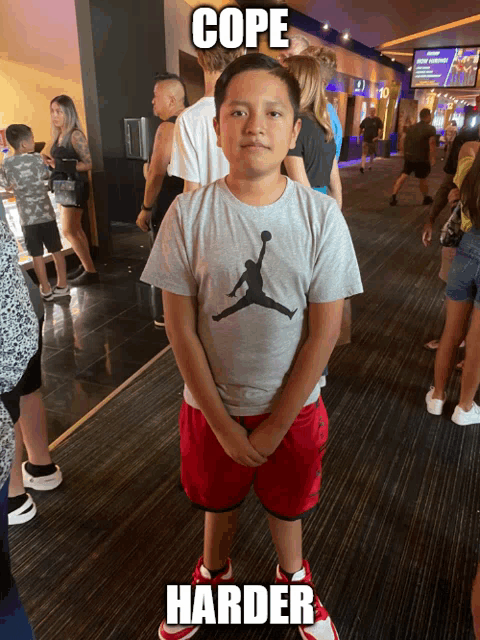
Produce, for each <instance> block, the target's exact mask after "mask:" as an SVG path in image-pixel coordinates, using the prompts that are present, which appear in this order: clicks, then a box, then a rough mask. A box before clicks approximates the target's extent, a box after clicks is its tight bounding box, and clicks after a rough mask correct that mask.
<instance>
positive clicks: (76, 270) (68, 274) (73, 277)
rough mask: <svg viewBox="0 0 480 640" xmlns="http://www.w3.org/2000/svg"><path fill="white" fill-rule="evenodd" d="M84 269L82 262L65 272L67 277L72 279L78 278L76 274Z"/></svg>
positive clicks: (80, 273)
mask: <svg viewBox="0 0 480 640" xmlns="http://www.w3.org/2000/svg"><path fill="white" fill-rule="evenodd" d="M84 271H85V268H84V266H83V264H79V265H78V267H77V268H76V269H74V270H73V271H70V272H69V273H67V279H68V280H74V279H75V278H78V276H81V275H82V273H83V272H84Z"/></svg>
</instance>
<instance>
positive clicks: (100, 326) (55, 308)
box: [42, 236, 168, 442]
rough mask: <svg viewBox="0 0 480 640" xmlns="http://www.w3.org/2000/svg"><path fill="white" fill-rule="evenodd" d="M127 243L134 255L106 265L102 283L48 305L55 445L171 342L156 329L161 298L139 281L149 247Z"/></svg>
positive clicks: (49, 402) (49, 400)
mask: <svg viewBox="0 0 480 640" xmlns="http://www.w3.org/2000/svg"><path fill="white" fill-rule="evenodd" d="M122 242H124V243H125V244H126V245H128V244H129V243H130V245H131V248H132V251H131V255H130V256H127V257H125V258H123V259H119V258H114V259H112V260H111V261H110V262H109V263H108V264H100V265H98V270H99V272H100V273H101V282H100V283H99V284H95V285H90V286H88V287H77V288H72V295H71V297H70V298H65V300H62V301H61V302H58V301H56V302H55V303H45V324H44V331H43V345H44V346H43V361H42V362H43V388H42V392H43V397H44V402H45V406H46V409H47V420H48V429H49V440H50V442H53V440H55V439H56V438H57V437H58V436H59V435H61V434H62V433H63V432H64V431H65V430H66V429H67V428H68V427H70V426H71V425H72V424H74V423H75V422H76V421H77V420H78V419H79V418H81V417H82V416H84V415H85V414H86V413H87V412H88V411H90V410H91V409H92V408H93V407H94V406H96V405H97V404H98V403H99V402H101V401H102V400H103V399H104V398H105V397H106V396H107V395H108V394H110V393H111V392H112V391H113V390H114V389H115V388H116V387H118V386H119V385H120V384H122V382H124V381H125V380H126V379H127V378H129V377H130V376H131V375H132V374H133V373H135V372H136V371H137V370H138V369H139V368H140V367H141V366H142V365H144V364H145V363H146V362H148V361H149V360H150V359H151V358H153V356H155V355H156V354H157V353H158V352H159V351H161V350H162V349H163V348H164V347H165V346H166V345H167V344H168V340H167V337H166V334H165V330H164V329H163V328H160V329H158V328H156V327H155V325H154V323H153V317H154V313H155V306H157V307H158V308H160V307H159V306H158V305H159V304H161V303H160V302H159V296H158V299H157V296H155V297H153V294H154V292H153V290H152V288H151V287H149V286H148V285H146V284H143V283H141V282H139V278H140V275H141V273H142V270H143V267H144V265H145V260H146V252H145V251H144V247H143V246H141V245H140V244H139V243H138V242H135V236H134V237H133V238H132V237H131V236H130V237H129V238H126V237H125V239H124V240H123V241H122ZM147 251H148V249H147ZM132 252H133V253H136V254H137V256H134V255H132ZM142 253H145V255H143V256H142V255H141V254H142Z"/></svg>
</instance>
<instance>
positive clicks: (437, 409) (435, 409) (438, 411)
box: [425, 387, 447, 416]
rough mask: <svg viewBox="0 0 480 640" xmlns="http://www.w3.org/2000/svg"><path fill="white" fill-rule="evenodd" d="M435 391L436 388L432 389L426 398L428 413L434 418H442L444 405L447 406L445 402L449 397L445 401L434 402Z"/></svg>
mask: <svg viewBox="0 0 480 640" xmlns="http://www.w3.org/2000/svg"><path fill="white" fill-rule="evenodd" d="M434 391H435V387H430V391H429V392H428V393H427V395H426V396H425V402H426V403H427V411H428V413H431V414H432V416H441V415H442V411H443V405H444V404H445V400H446V399H447V396H446V394H445V397H444V399H443V400H434V399H433V398H432V395H433V392H434Z"/></svg>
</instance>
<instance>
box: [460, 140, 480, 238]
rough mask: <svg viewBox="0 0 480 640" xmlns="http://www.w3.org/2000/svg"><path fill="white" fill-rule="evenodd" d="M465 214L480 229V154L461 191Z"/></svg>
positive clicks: (479, 153)
mask: <svg viewBox="0 0 480 640" xmlns="http://www.w3.org/2000/svg"><path fill="white" fill-rule="evenodd" d="M460 200H461V201H462V205H463V208H464V211H465V214H466V215H467V216H468V218H469V219H470V221H471V223H472V225H473V226H474V227H475V228H476V229H480V152H477V155H476V156H475V160H474V161H473V164H472V167H471V169H470V171H469V172H468V173H467V175H466V176H465V179H464V181H463V183H462V188H461V189H460Z"/></svg>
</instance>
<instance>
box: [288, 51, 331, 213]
mask: <svg viewBox="0 0 480 640" xmlns="http://www.w3.org/2000/svg"><path fill="white" fill-rule="evenodd" d="M284 66H285V67H286V68H287V69H288V70H289V71H290V73H291V74H292V75H293V76H294V77H295V78H296V80H297V81H298V84H299V85H300V91H301V95H300V118H301V120H302V128H301V130H300V133H299V135H298V138H297V144H296V146H295V148H294V149H290V151H289V152H288V155H287V157H286V158H285V160H284V164H285V169H286V171H287V174H288V175H289V177H290V178H292V180H297V181H298V182H301V183H302V184H304V185H305V186H307V187H312V188H313V189H315V190H316V191H321V192H322V193H327V190H329V191H330V195H331V196H332V197H333V198H335V200H336V201H337V204H338V206H339V207H340V208H341V207H342V184H341V181H340V173H339V171H338V163H337V158H336V155H335V140H334V136H333V130H332V125H331V122H330V117H329V115H328V111H327V104H328V100H327V95H326V91H325V80H324V76H323V73H322V68H321V65H320V64H319V62H318V61H317V60H316V59H315V58H314V57H312V56H304V55H301V56H292V57H290V58H287V59H286V60H285V61H284Z"/></svg>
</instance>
